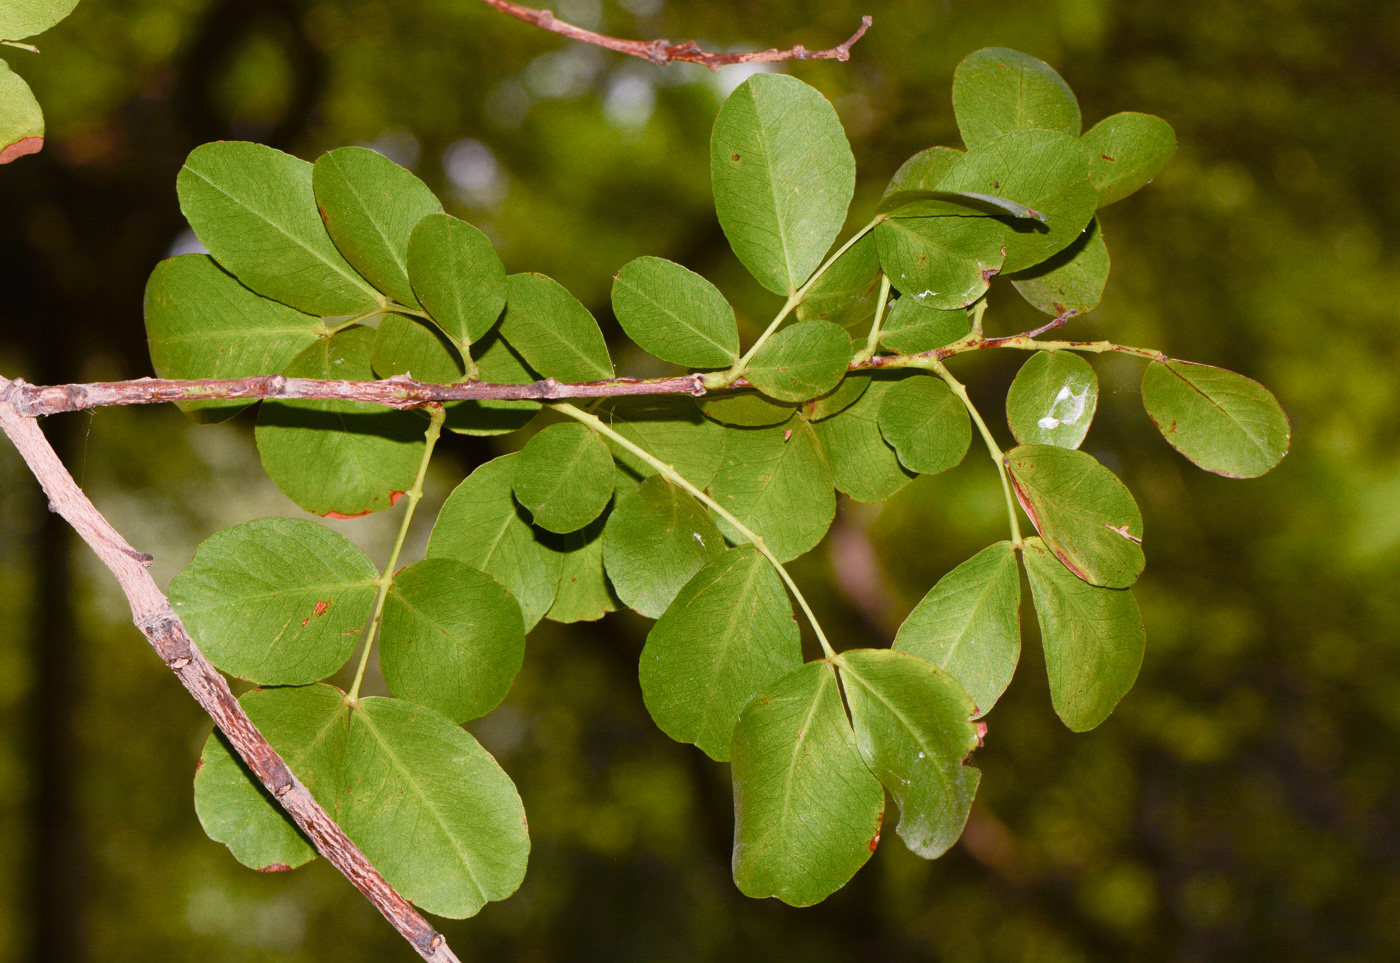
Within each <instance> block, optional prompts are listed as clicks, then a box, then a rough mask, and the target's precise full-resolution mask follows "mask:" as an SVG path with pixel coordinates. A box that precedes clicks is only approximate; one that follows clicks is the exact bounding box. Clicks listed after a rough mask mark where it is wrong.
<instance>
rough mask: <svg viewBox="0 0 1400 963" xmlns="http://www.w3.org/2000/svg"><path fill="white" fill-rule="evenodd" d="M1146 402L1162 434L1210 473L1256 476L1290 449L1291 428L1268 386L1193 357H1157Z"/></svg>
mask: <svg viewBox="0 0 1400 963" xmlns="http://www.w3.org/2000/svg"><path fill="white" fill-rule="evenodd" d="M1142 403H1143V405H1144V406H1145V407H1146V408H1147V414H1148V415H1149V416H1150V417H1151V418H1152V421H1153V423H1154V424H1155V425H1156V426H1157V428H1158V430H1160V431H1161V432H1162V437H1163V438H1165V439H1167V441H1168V442H1169V443H1170V444H1171V446H1172V447H1173V448H1175V449H1176V450H1177V451H1179V452H1181V453H1182V454H1183V455H1185V456H1186V457H1187V458H1189V459H1191V460H1192V461H1193V462H1195V463H1196V464H1197V465H1199V466H1201V467H1202V468H1204V469H1205V470H1206V471H1212V472H1215V473H1216V474H1217V475H1225V476H1226V477H1228V478H1256V477H1258V476H1259V475H1262V474H1264V473H1265V472H1267V471H1268V470H1269V469H1271V468H1273V467H1274V466H1275V465H1277V464H1278V463H1279V461H1281V460H1282V459H1283V456H1284V455H1285V454H1287V453H1288V443H1289V438H1290V435H1291V432H1292V429H1291V428H1290V426H1289V424H1288V416H1287V415H1286V414H1284V412H1283V408H1282V407H1280V405H1279V403H1278V399H1276V398H1275V397H1274V396H1273V395H1272V394H1271V393H1270V392H1269V389H1267V388H1265V387H1264V386H1263V385H1261V384H1259V382H1257V381H1252V380H1250V379H1249V378H1246V377H1245V376H1244V375H1240V374H1235V372H1233V371H1226V370H1225V369H1224V368H1213V367H1211V366H1210V365H1204V364H1193V363H1191V362H1189V361H1175V360H1170V361H1166V362H1161V361H1154V362H1152V363H1151V364H1149V365H1148V366H1147V370H1146V371H1145V372H1143V376H1142Z"/></svg>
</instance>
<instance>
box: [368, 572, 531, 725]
mask: <svg viewBox="0 0 1400 963" xmlns="http://www.w3.org/2000/svg"><path fill="white" fill-rule="evenodd" d="M524 658H525V626H524V623H523V622H522V621H521V615H520V606H519V605H518V604H517V603H516V601H515V599H514V597H512V596H511V594H510V592H508V591H506V588H505V586H504V585H502V584H501V583H500V582H498V581H496V580H495V579H494V578H492V577H491V576H489V575H487V574H486V573H485V572H482V571H480V570H479V569H475V568H472V567H471V566H470V565H467V564H465V563H463V562H459V561H457V560H456V559H451V558H427V559H424V560H423V561H421V562H415V563H413V564H412V565H409V566H407V567H406V568H404V569H403V570H402V571H401V572H399V573H397V574H396V575H395V576H394V584H393V585H392V586H390V588H389V595H388V598H387V599H385V603H384V622H383V628H381V629H380V633H379V664H380V667H381V668H382V669H383V671H384V681H385V682H386V683H388V685H389V688H390V689H391V690H392V691H393V692H394V694H395V695H398V696H401V697H402V698H405V699H411V700H413V701H414V702H417V703H419V704H420V705H425V706H427V707H428V708H430V709H435V710H437V711H438V712H440V713H442V714H443V715H444V716H447V717H448V718H449V719H451V720H453V721H454V722H465V721H466V720H467V719H475V718H477V717H478V716H484V715H485V714H486V713H488V712H490V711H491V710H492V709H494V708H496V706H497V705H499V704H500V702H501V700H502V699H504V698H505V696H506V692H508V691H509V690H510V683H511V680H512V679H514V678H515V675H516V673H517V672H519V671H520V665H521V662H522V661H523V660H524Z"/></svg>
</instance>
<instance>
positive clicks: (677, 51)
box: [482, 0, 874, 70]
mask: <svg viewBox="0 0 1400 963" xmlns="http://www.w3.org/2000/svg"><path fill="white" fill-rule="evenodd" d="M482 3H485V4H488V5H490V6H492V7H495V8H496V9H497V10H499V11H501V12H502V13H508V14H510V15H511V16H512V17H515V18H516V19H517V20H523V21H525V22H526V23H528V24H533V25H534V26H536V27H539V28H540V29H541V30H548V31H549V32H550V33H557V34H559V35H560V36H562V37H568V38H569V39H570V40H577V41H579V42H580V43H588V44H593V45H594V46H595V47H604V48H606V49H608V50H615V51H617V52H618V53H625V54H628V55H630V56H633V57H638V58H640V59H642V60H649V61H651V62H652V63H654V64H661V65H663V66H664V65H666V64H669V63H676V62H677V61H680V62H683V63H691V64H701V65H703V66H705V67H709V68H710V69H711V70H718V69H719V68H720V67H727V66H729V65H730V64H751V63H774V62H776V61H780V60H849V59H851V47H852V46H854V45H855V42H856V41H857V40H859V39H860V38H861V37H863V36H865V31H867V30H869V29H870V25H871V24H872V23H874V20H873V19H872V18H871V17H861V18H860V29H858V30H857V31H856V32H855V33H854V34H852V35H851V39H850V40H847V41H846V42H845V43H843V44H841V45H839V46H836V47H832V48H831V49H830V50H808V49H807V48H806V47H804V46H802V45H801V44H798V45H797V46H795V47H791V48H789V49H787V50H777V49H772V50H760V51H755V52H750V53H710V52H708V51H705V50H701V49H700V47H699V46H698V45H697V44H696V43H695V41H693V40H687V41H686V42H685V43H671V41H669V40H621V39H619V38H617V37H609V36H607V35H606V34H601V33H595V32H593V31H592V30H585V29H583V28H582V27H575V26H574V25H573V24H571V23H565V22H564V21H563V20H560V19H558V18H556V17H555V16H554V14H553V13H552V12H551V11H549V10H535V9H533V8H531V7H522V6H521V5H520V4H518V3H512V2H511V0H482Z"/></svg>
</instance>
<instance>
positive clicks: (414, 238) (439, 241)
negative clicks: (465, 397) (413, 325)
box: [407, 214, 507, 380]
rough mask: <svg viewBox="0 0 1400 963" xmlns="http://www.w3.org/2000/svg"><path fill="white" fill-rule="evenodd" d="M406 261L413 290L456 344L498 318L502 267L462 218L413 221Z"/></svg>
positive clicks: (479, 334) (471, 340)
mask: <svg viewBox="0 0 1400 963" xmlns="http://www.w3.org/2000/svg"><path fill="white" fill-rule="evenodd" d="M407 263H408V277H409V280H410V281H412V283H413V292H414V294H416V295H417V296H418V300H419V301H420V302H421V303H422V305H423V307H425V308H427V309H428V314H430V315H432V318H433V323H434V324H436V325H437V326H438V327H440V328H441V329H442V331H443V333H444V334H446V335H447V336H448V337H449V338H451V339H452V340H453V341H454V342H455V343H456V344H457V345H458V346H459V347H460V348H462V349H464V350H465V349H466V347H467V346H468V345H470V344H475V343H476V342H477V341H480V340H481V339H482V338H484V337H485V336H486V333H487V332H488V331H490V330H491V328H492V327H493V326H494V325H495V323H496V320H497V319H498V318H500V316H501V309H502V308H504V307H505V305H506V290H507V282H506V269H505V266H504V265H503V264H501V259H500V258H499V257H497V256H496V251H495V249H494V248H492V247H491V242H490V241H489V240H487V238H486V235H485V234H482V233H481V231H479V230H477V229H476V228H475V227H473V226H472V225H470V224H468V223H467V222H466V221H459V220H458V219H457V218H455V217H452V216H451V215H449V214H431V215H429V216H427V217H424V218H423V219H422V220H420V221H418V223H417V225H416V226H415V227H414V228H413V233H412V235H411V236H410V237H409V240H408V262H407ZM473 353H475V352H473ZM483 380H484V376H483Z"/></svg>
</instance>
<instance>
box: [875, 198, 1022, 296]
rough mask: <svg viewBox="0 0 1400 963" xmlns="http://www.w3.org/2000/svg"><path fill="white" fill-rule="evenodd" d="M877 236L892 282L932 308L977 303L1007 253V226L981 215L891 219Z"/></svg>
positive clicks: (880, 227)
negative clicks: (1004, 251)
mask: <svg viewBox="0 0 1400 963" xmlns="http://www.w3.org/2000/svg"><path fill="white" fill-rule="evenodd" d="M1030 223H1034V222H1030ZM874 234H875V243H876V245H877V247H878V248H879V251H880V266H881V267H882V268H883V269H884V271H885V273H886V274H888V275H889V276H890V283H891V284H893V285H894V286H895V287H896V288H897V289H898V290H899V291H901V292H902V293H903V294H904V295H905V297H908V298H913V299H914V300H916V301H919V302H921V303H923V304H925V305H926V306H927V307H930V308H938V309H942V310H946V309H949V308H961V307H965V306H967V305H969V304H971V303H972V302H973V301H976V300H977V299H978V298H980V297H981V296H982V294H983V293H984V292H985V291H986V290H987V285H988V283H989V281H990V279H991V277H992V276H993V275H994V274H996V273H997V272H999V271H1000V270H1001V265H1002V261H1003V259H1004V257H1005V255H1004V254H1003V251H1002V248H1003V247H1004V245H1005V236H1004V232H1003V228H1002V225H1001V224H1000V223H999V222H998V221H997V220H996V219H995V218H991V217H986V216H984V215H980V214H979V215H975V216H968V217H896V218H890V219H888V220H885V221H881V222H880V224H879V225H878V226H877V227H876V228H875V231H874Z"/></svg>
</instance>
